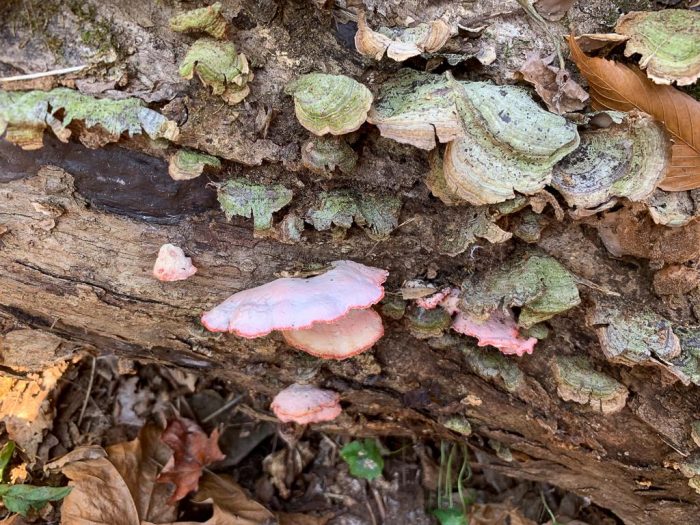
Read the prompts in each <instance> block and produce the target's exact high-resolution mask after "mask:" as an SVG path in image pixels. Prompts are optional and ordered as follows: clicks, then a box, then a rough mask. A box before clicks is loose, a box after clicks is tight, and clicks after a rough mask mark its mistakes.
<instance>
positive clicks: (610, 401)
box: [552, 356, 628, 414]
mask: <svg viewBox="0 0 700 525" xmlns="http://www.w3.org/2000/svg"><path fill="white" fill-rule="evenodd" d="M552 373H553V375H554V380H555V381H556V383H557V393H558V394H559V397H561V398H562V399H563V400H564V401H573V402H575V403H580V404H582V405H590V406H591V407H593V408H594V409H595V410H598V411H600V412H602V413H603V414H612V413H615V412H619V411H620V410H622V409H623V408H624V407H625V403H626V401H627V395H628V392H627V388H626V387H625V385H623V384H622V383H620V382H619V381H617V380H616V379H614V378H612V377H610V376H609V375H607V374H604V373H603V372H599V371H597V370H595V369H594V368H593V366H592V365H591V363H590V362H589V361H588V360H587V359H586V358H585V357H582V356H556V357H555V358H554V361H553V362H552Z"/></svg>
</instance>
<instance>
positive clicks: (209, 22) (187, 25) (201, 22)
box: [169, 2, 226, 38]
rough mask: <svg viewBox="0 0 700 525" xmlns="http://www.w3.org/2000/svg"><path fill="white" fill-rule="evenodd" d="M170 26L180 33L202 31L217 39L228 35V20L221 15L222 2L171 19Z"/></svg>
mask: <svg viewBox="0 0 700 525" xmlns="http://www.w3.org/2000/svg"><path fill="white" fill-rule="evenodd" d="M169 25H170V29H172V30H173V31H177V32H180V33H189V32H197V31H202V32H205V33H209V34H210V35H211V36H213V37H215V38H223V36H224V34H225V33H226V19H225V18H224V17H223V16H222V15H221V2H216V3H215V4H212V5H210V6H209V7H200V8H198V9H191V10H190V11H186V12H184V13H181V14H179V15H176V16H174V17H172V18H171V19H170V21H169Z"/></svg>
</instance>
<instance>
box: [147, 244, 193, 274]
mask: <svg viewBox="0 0 700 525" xmlns="http://www.w3.org/2000/svg"><path fill="white" fill-rule="evenodd" d="M196 272H197V268H196V267H195V266H194V265H193V264H192V259H190V258H189V257H185V252H183V251H182V248H178V247H177V246H175V245H173V244H164V245H163V246H161V247H160V250H159V251H158V258H157V259H156V263H155V264H154V265H153V276H154V277H155V278H156V279H158V280H159V281H184V280H185V279H187V278H188V277H191V276H193V275H194V274H195V273H196Z"/></svg>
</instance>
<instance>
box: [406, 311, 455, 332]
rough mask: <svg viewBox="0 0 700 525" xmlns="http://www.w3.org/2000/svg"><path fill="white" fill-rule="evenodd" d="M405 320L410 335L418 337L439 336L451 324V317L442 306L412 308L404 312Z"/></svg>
mask: <svg viewBox="0 0 700 525" xmlns="http://www.w3.org/2000/svg"><path fill="white" fill-rule="evenodd" d="M406 322H407V323H408V329H409V331H410V332H411V335H413V336H414V337H417V338H418V339H428V338H429V337H440V336H441V335H442V333H443V332H444V331H445V330H447V329H448V328H449V327H450V325H451V324H452V317H451V316H450V314H449V313H447V312H446V311H445V310H443V309H442V308H433V309H432V310H426V309H425V308H420V307H416V308H412V309H410V310H409V312H408V313H407V314H406Z"/></svg>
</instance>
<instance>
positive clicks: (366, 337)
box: [282, 308, 384, 360]
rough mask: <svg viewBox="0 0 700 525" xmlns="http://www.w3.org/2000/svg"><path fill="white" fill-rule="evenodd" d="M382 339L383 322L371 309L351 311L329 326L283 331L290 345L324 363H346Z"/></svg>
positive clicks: (321, 325) (316, 325)
mask: <svg viewBox="0 0 700 525" xmlns="http://www.w3.org/2000/svg"><path fill="white" fill-rule="evenodd" d="M383 335H384V325H383V324H382V318H381V317H380V316H379V314H378V313H377V312H375V311H374V310H372V309H371V308H365V309H363V310H350V311H349V312H348V313H347V314H346V315H344V316H343V317H341V318H340V319H337V320H336V321H332V322H329V323H316V324H314V325H313V326H311V327H309V328H303V329H299V330H283V331H282V336H283V337H284V339H285V341H287V343H289V345H291V346H293V347H294V348H298V349H299V350H303V351H304V352H306V353H307V354H311V355H313V356H316V357H320V358H323V359H338V360H340V359H347V358H348V357H352V356H355V355H357V354H361V353H362V352H364V351H365V350H369V349H370V348H372V346H373V345H374V343H376V342H377V341H379V340H380V339H381V338H382V336H383Z"/></svg>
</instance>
